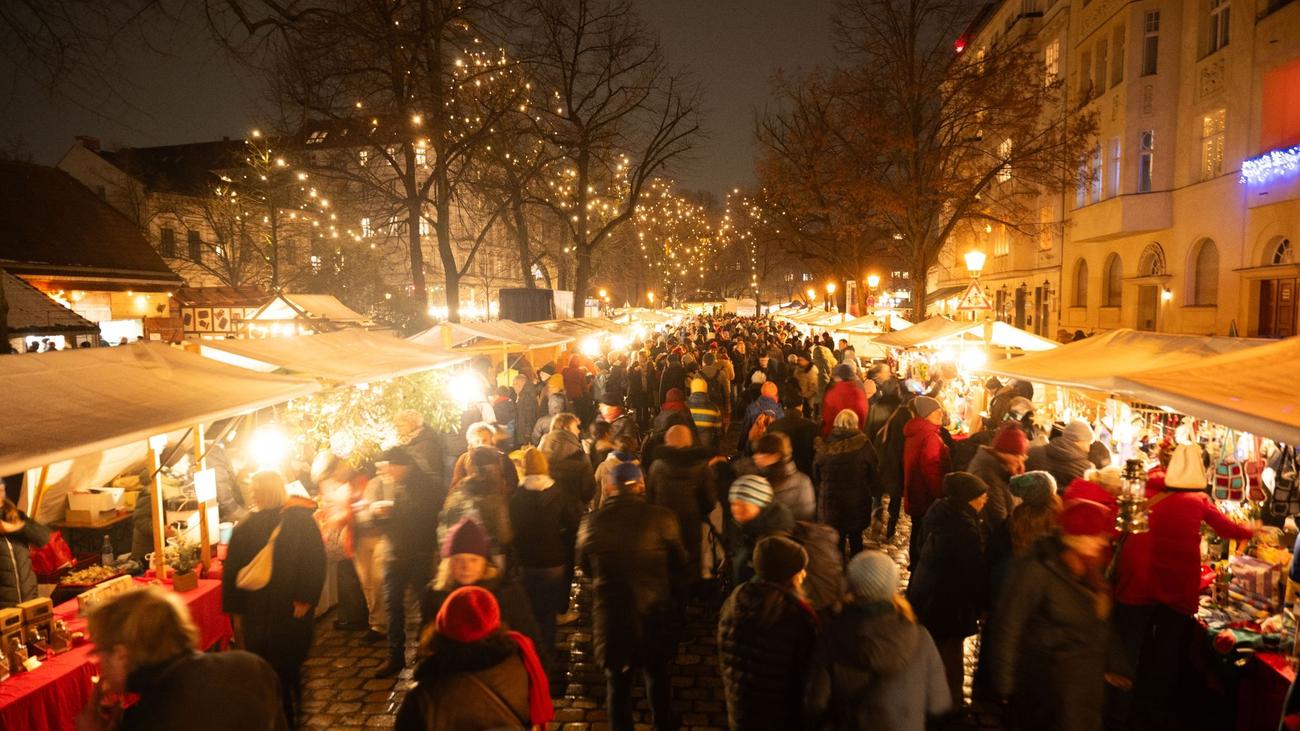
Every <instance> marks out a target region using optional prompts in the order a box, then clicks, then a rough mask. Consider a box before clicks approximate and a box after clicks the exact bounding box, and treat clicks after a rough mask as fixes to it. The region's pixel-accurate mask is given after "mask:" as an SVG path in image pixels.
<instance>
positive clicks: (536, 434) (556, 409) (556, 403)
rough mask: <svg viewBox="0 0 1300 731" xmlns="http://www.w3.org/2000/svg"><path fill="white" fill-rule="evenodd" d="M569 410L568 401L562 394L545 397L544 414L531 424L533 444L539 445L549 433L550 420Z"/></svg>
mask: <svg viewBox="0 0 1300 731" xmlns="http://www.w3.org/2000/svg"><path fill="white" fill-rule="evenodd" d="M568 410H569V400H568V399H566V398H565V397H564V394H562V393H553V394H551V395H550V396H547V397H546V414H545V415H544V416H539V417H537V421H536V423H534V424H533V433H532V435H531V436H532V438H533V444H541V443H542V440H543V439H545V438H546V435H547V434H549V433H550V432H551V419H553V418H555V417H556V416H559V415H560V414H563V413H565V412H566V411H568Z"/></svg>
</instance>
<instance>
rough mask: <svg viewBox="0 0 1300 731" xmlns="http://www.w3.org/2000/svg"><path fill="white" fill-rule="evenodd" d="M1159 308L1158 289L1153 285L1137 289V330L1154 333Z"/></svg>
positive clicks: (1144, 285) (1145, 285)
mask: <svg viewBox="0 0 1300 731" xmlns="http://www.w3.org/2000/svg"><path fill="white" fill-rule="evenodd" d="M1159 308H1160V288H1159V287H1157V286H1155V285H1154V284H1143V285H1142V286H1140V287H1138V308H1137V329H1138V330H1145V331H1147V332H1155V330H1156V318H1157V316H1158V313H1159Z"/></svg>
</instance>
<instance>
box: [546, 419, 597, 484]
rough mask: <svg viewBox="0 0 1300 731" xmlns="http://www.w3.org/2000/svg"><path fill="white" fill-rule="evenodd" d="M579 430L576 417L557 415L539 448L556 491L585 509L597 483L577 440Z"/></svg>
mask: <svg viewBox="0 0 1300 731" xmlns="http://www.w3.org/2000/svg"><path fill="white" fill-rule="evenodd" d="M581 429H582V425H581V424H580V423H579V421H578V417H577V415H575V414H560V415H559V416H557V417H555V420H554V424H553V425H552V428H551V431H550V432H549V433H548V434H547V435H546V436H545V437H544V438H543V439H542V443H541V445H540V446H539V447H538V448H539V449H541V450H542V454H545V455H546V461H547V463H548V464H549V465H550V472H551V477H552V478H554V479H555V488H556V489H557V490H563V491H564V492H566V493H568V494H569V496H570V497H572V498H573V499H574V500H575V501H576V502H577V503H578V504H579V505H587V504H589V503H591V499H592V498H593V497H595V495H596V480H595V478H594V477H593V476H592V467H591V461H590V460H589V459H588V458H587V453H586V452H584V451H583V450H582V441H581V439H579V437H578V435H579V433H580V430H581Z"/></svg>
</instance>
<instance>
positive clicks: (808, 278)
mask: <svg viewBox="0 0 1300 731" xmlns="http://www.w3.org/2000/svg"><path fill="white" fill-rule="evenodd" d="M803 281H805V282H811V281H812V275H811V274H809V273H808V272H804V273H803Z"/></svg>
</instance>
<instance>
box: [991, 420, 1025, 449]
mask: <svg viewBox="0 0 1300 731" xmlns="http://www.w3.org/2000/svg"><path fill="white" fill-rule="evenodd" d="M993 451H995V452H1001V453H1003V454H1019V455H1024V454H1028V453H1029V438H1028V437H1026V436H1025V432H1024V430H1023V429H1021V428H1020V427H1019V426H1017V425H1015V424H1012V423H1009V422H1008V423H1005V424H1003V425H1002V427H1001V428H1000V429H998V433H997V435H996V436H994V437H993Z"/></svg>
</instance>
